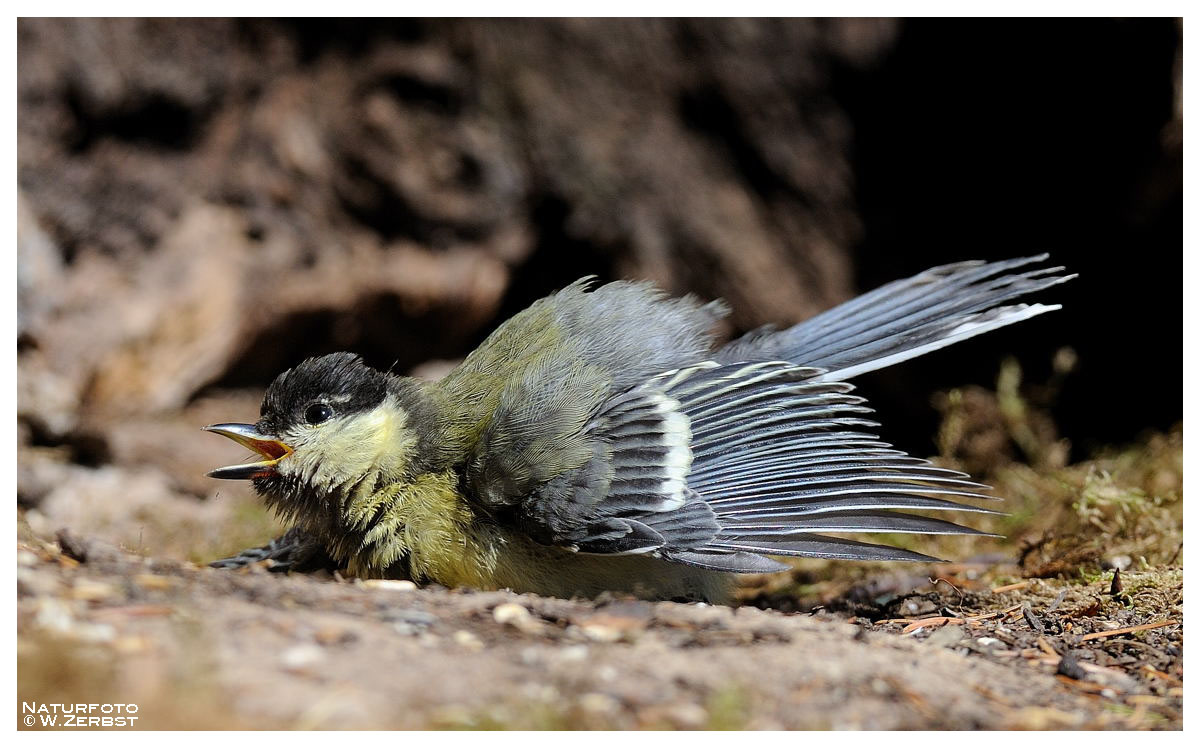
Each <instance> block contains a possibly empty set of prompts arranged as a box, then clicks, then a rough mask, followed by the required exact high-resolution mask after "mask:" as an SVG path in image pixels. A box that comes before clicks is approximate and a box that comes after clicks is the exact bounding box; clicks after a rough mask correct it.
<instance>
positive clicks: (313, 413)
mask: <svg viewBox="0 0 1200 748" xmlns="http://www.w3.org/2000/svg"><path fill="white" fill-rule="evenodd" d="M330 418H333V408H331V407H329V406H328V405H326V404H325V403H313V404H312V405H310V406H308V410H306V411H304V420H306V421H308V422H309V423H314V424H315V423H324V422H325V421H328V420H329V419H330Z"/></svg>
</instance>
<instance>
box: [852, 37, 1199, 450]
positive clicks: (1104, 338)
mask: <svg viewBox="0 0 1200 748" xmlns="http://www.w3.org/2000/svg"><path fill="white" fill-rule="evenodd" d="M1178 43H1179V37H1178V31H1177V28H1176V25H1175V22H1174V21H1172V20H1170V19H1158V20H1096V21H1070V22H1066V21H1059V22H1046V23H1036V24H1030V23H1025V22H1021V21H995V20H987V21H968V22H961V21H956V22H953V23H951V22H948V21H910V22H907V23H905V24H904V26H903V28H902V32H901V35H900V37H899V39H898V40H897V44H896V46H895V48H894V49H893V51H892V52H891V54H890V55H889V56H887V57H886V58H885V59H884V60H882V61H881V63H880V64H879V65H878V67H877V68H875V69H874V70H873V72H870V73H866V74H863V73H851V72H849V71H844V70H843V71H841V72H840V73H839V76H838V78H837V85H835V86H834V92H835V94H836V95H837V96H838V97H839V98H840V100H841V101H842V103H843V105H844V106H845V107H846V109H847V111H848V112H849V114H850V115H851V118H852V119H853V121H854V123H855V124H854V129H855V140H854V153H853V163H854V169H855V174H856V177H857V180H858V189H857V196H858V200H859V207H860V212H861V215H862V223H863V227H864V237H863V240H862V241H861V242H860V243H859V245H858V246H857V247H855V248H854V267H855V272H856V274H857V279H858V286H859V288H860V290H867V289H870V288H873V287H876V286H879V285H882V284H883V283H886V282H888V281H890V280H893V279H895V278H900V277H904V276H907V275H911V274H913V273H916V272H919V271H921V270H923V269H924V268H926V267H929V266H932V265H937V264H942V263H947V262H955V261H958V260H964V259H992V260H995V259H1003V258H1008V257H1016V256H1022V255H1029V254H1036V253H1039V252H1049V253H1050V254H1051V257H1052V260H1053V261H1054V262H1056V263H1058V264H1062V265H1065V266H1067V267H1068V268H1069V269H1070V270H1071V271H1074V272H1078V273H1079V274H1080V278H1078V279H1077V280H1075V281H1073V282H1072V283H1070V284H1068V285H1067V286H1063V287H1059V288H1056V289H1054V290H1053V292H1052V293H1049V294H1046V296H1047V297H1048V298H1045V299H1039V300H1042V301H1047V302H1055V303H1061V304H1063V306H1064V309H1063V310H1062V311H1060V312H1055V313H1053V314H1050V315H1047V316H1045V317H1042V318H1039V319H1037V320H1035V321H1032V322H1026V323H1023V324H1021V325H1020V326H1018V327H1016V328H1015V329H1007V330H1003V331H1000V332H999V333H992V334H989V335H987V336H985V337H983V338H981V339H975V340H973V341H970V342H969V343H966V344H963V345H958V346H955V347H954V348H953V349H951V350H948V351H944V352H938V353H936V354H933V355H931V356H928V357H924V358H921V359H918V360H916V361H912V362H909V363H906V364H904V365H902V366H900V367H897V368H895V369H890V370H887V371H885V372H882V373H878V374H873V375H869V376H866V377H863V379H862V380H861V382H860V386H861V389H862V390H863V393H864V394H866V395H867V396H869V397H870V398H871V399H872V401H873V402H874V403H875V405H876V406H877V407H878V409H879V410H880V411H881V412H882V414H883V418H882V420H883V421H884V423H885V431H886V432H887V435H888V436H889V437H891V438H892V439H893V440H895V441H897V442H898V443H899V444H901V445H902V446H904V447H905V448H907V449H911V450H914V451H916V452H917V453H924V452H928V451H929V450H930V448H931V444H930V442H929V438H930V435H931V434H933V433H934V432H935V427H936V421H937V418H938V416H937V413H936V412H934V411H933V409H932V408H930V407H929V396H930V394H931V393H932V392H934V391H936V390H940V389H945V388H948V387H953V386H957V385H960V384H963V383H966V382H978V383H981V384H985V385H987V386H992V385H993V383H994V380H995V376H996V372H997V371H998V368H999V363H1000V361H1001V360H1002V359H1003V357H1004V356H1006V355H1009V354H1010V353H1014V352H1020V361H1021V363H1022V365H1023V366H1024V368H1025V372H1026V379H1027V381H1032V382H1039V381H1044V380H1045V379H1046V378H1047V377H1048V375H1049V367H1050V361H1051V359H1052V357H1053V354H1054V351H1055V350H1056V349H1058V348H1059V347H1061V346H1070V347H1072V348H1074V349H1075V351H1076V352H1077V353H1078V354H1079V364H1078V368H1077V369H1076V371H1075V372H1074V374H1073V375H1072V376H1071V377H1069V379H1068V380H1067V382H1066V383H1065V387H1064V390H1063V394H1062V397H1061V399H1060V400H1059V402H1058V403H1057V405H1056V407H1055V408H1054V416H1055V420H1056V421H1057V422H1058V424H1059V425H1060V427H1061V429H1062V432H1063V435H1064V436H1067V437H1069V438H1070V439H1071V440H1072V442H1073V443H1074V445H1075V446H1076V448H1077V451H1078V449H1079V448H1082V449H1083V450H1085V452H1086V450H1089V449H1090V448H1091V447H1093V446H1095V445H1099V444H1104V443H1114V442H1125V441H1129V440H1132V439H1134V438H1135V437H1136V436H1137V434H1138V433H1139V432H1140V431H1142V430H1143V429H1146V428H1158V429H1166V428H1169V427H1170V426H1171V425H1172V424H1174V423H1176V422H1177V421H1179V420H1180V419H1181V418H1182V415H1183V414H1182V410H1181V404H1182V394H1181V393H1182V351H1181V341H1182V294H1181V289H1180V281H1181V254H1180V252H1181V248H1182V242H1183V237H1182V227H1183V222H1182V207H1183V202H1182V200H1183V191H1182V166H1181V153H1182V147H1181V146H1180V145H1173V144H1172V143H1171V140H1170V135H1171V133H1170V132H1169V130H1168V129H1167V128H1168V126H1169V125H1170V123H1171V121H1172V111H1173V110H1172V107H1173V100H1174V98H1173V97H1174V91H1173V89H1172V85H1171V69H1172V66H1173V65H1174V63H1175V58H1176V54H1177V46H1178ZM1131 375H1132V376H1137V378H1138V379H1139V382H1141V384H1139V385H1138V386H1137V388H1136V390H1137V394H1136V395H1134V394H1132V393H1131V392H1129V390H1130V387H1129V382H1128V379H1129V377H1130V376H1131ZM1147 382H1148V383H1150V386H1148V387H1147V386H1145V383H1147ZM1080 456H1081V455H1080Z"/></svg>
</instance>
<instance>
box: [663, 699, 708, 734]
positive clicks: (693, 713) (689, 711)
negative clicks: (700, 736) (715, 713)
mask: <svg viewBox="0 0 1200 748" xmlns="http://www.w3.org/2000/svg"><path fill="white" fill-rule="evenodd" d="M666 714H667V719H669V720H671V722H672V723H674V725H675V726H676V727H679V728H682V729H684V730H699V729H700V728H702V727H704V724H705V723H706V722H707V721H708V711H706V710H705V708H704V707H702V706H700V705H699V704H675V705H673V706H672V707H670V708H669V709H667V713H666Z"/></svg>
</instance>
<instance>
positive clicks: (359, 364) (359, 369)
mask: <svg viewBox="0 0 1200 748" xmlns="http://www.w3.org/2000/svg"><path fill="white" fill-rule="evenodd" d="M386 395H387V375H386V374H384V373H383V372H380V371H376V370H375V369H372V368H371V367H369V366H367V365H366V364H364V363H363V361H362V359H361V358H359V357H358V356H356V355H354V354H353V353H331V354H329V355H328V356H321V357H319V358H310V359H308V360H307V361H304V362H303V363H301V364H299V365H298V366H296V367H295V368H292V369H288V370H287V371H285V372H284V373H282V374H280V375H279V376H278V377H276V378H275V381H274V382H272V383H271V386H270V387H268V388H267V394H266V395H265V396H264V397H263V402H262V410H261V415H262V421H261V423H262V424H263V425H264V426H266V427H268V428H269V429H270V430H271V431H272V432H274V433H279V432H280V431H281V430H282V429H284V428H286V427H287V426H289V425H292V424H295V423H299V422H301V421H303V420H304V418H305V411H306V410H307V409H308V408H309V407H310V406H312V405H314V404H317V403H325V404H328V405H330V406H332V408H333V410H334V412H335V413H337V414H338V415H346V414H349V413H358V412H363V411H367V410H371V409H372V408H374V407H376V406H377V405H379V404H380V403H381V402H383V398H384V397H385V396H386Z"/></svg>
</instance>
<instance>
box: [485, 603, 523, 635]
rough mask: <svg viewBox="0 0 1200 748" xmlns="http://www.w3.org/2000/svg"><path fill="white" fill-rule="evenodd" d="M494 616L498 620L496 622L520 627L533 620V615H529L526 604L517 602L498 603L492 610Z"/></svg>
mask: <svg viewBox="0 0 1200 748" xmlns="http://www.w3.org/2000/svg"><path fill="white" fill-rule="evenodd" d="M492 618H494V619H495V620H496V623H499V624H507V625H510V626H513V627H514V628H518V629H521V628H525V627H527V626H528V625H529V624H530V623H532V622H533V616H531V615H529V611H528V610H526V609H525V606H524V605H517V604H516V603H503V604H501V605H497V606H496V608H495V610H493V611H492Z"/></svg>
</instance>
